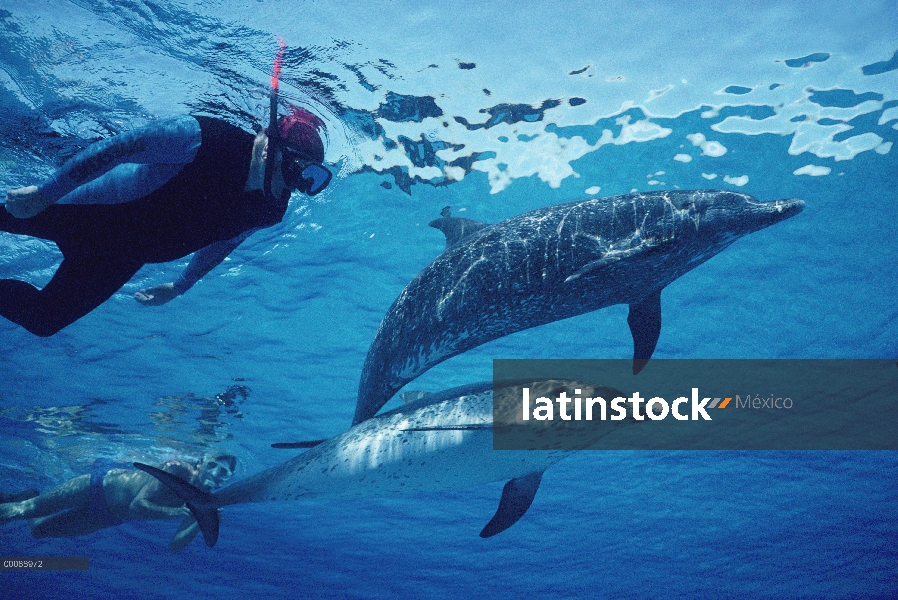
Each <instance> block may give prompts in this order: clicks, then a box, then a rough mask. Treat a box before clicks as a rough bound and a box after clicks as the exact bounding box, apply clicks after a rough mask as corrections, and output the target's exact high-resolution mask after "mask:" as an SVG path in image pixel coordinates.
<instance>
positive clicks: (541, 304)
mask: <svg viewBox="0 0 898 600" xmlns="http://www.w3.org/2000/svg"><path fill="white" fill-rule="evenodd" d="M803 207H804V202H802V201H801V200H797V199H788V200H776V201H773V202H761V201H759V200H757V199H755V198H753V197H751V196H748V195H746V194H739V193H735V192H728V191H720V190H696V191H682V190H677V191H658V192H648V193H638V194H627V195H623V196H614V197H609V198H601V199H592V200H586V201H583V202H571V203H567V204H559V205H556V206H549V207H546V208H540V209H537V210H534V211H531V212H528V213H524V214H521V215H518V216H516V217H513V218H511V219H508V220H506V221H502V222H501V223H496V224H494V225H485V224H483V223H478V222H476V221H472V220H470V219H457V218H454V217H451V216H450V214H449V211H448V209H444V210H443V217H442V218H440V219H437V220H436V221H433V222H432V223H431V224H430V225H431V226H432V227H436V228H438V229H440V230H442V231H443V233H445V235H446V249H445V251H444V252H443V253H442V254H441V255H440V256H438V257H437V258H436V259H434V261H433V262H431V263H430V264H429V265H428V266H427V267H425V268H424V269H423V270H422V271H421V272H420V273H419V274H418V275H417V276H416V277H415V278H414V279H413V280H412V281H411V282H410V283H409V284H408V285H407V286H406V287H405V289H404V290H403V291H402V293H400V294H399V297H398V298H397V299H396V301H395V302H394V303H393V305H392V306H391V307H390V309H389V310H388V311H387V314H386V315H385V316H384V318H383V321H382V322H381V325H380V328H379V329H378V332H377V335H376V336H375V338H374V341H373V342H372V344H371V347H370V349H369V350H368V355H367V357H366V359H365V365H364V367H363V369H362V376H361V380H360V382H359V392H358V401H357V404H356V411H355V417H354V420H353V423H360V422H362V421H364V420H365V419H368V418H370V417H372V416H373V415H375V414H376V413H377V411H378V410H380V408H381V407H382V406H383V405H384V404H386V403H387V401H388V400H389V399H390V398H391V397H392V396H393V395H394V394H395V393H396V392H397V391H398V390H399V389H401V388H402V387H403V386H404V385H405V384H406V383H408V382H410V381H412V380H413V379H415V378H416V377H418V376H419V375H421V374H422V373H424V372H425V371H427V370H428V369H430V368H431V367H433V366H434V365H437V364H438V363H440V362H442V361H444V360H446V359H448V358H451V357H453V356H455V355H457V354H460V353H462V352H465V351H467V350H470V349H471V348H474V347H476V346H479V345H481V344H483V343H485V342H489V341H491V340H495V339H497V338H500V337H503V336H506V335H508V334H511V333H515V332H517V331H522V330H524V329H529V328H531V327H536V326H538V325H544V324H546V323H550V322H553V321H558V320H561V319H566V318H568V317H573V316H576V315H580V314H583V313H587V312H590V311H594V310H598V309H601V308H605V307H607V306H611V305H614V304H629V306H630V314H629V317H628V318H627V323H628V324H629V326H630V331H631V333H632V335H633V347H634V350H633V358H634V365H633V370H634V373H636V372H639V370H640V369H641V368H642V367H643V366H644V365H645V363H646V362H647V361H648V359H649V358H651V356H652V353H653V352H654V350H655V345H656V343H657V341H658V336H659V334H660V332H661V290H662V289H663V288H664V287H665V286H666V285H668V284H669V283H671V282H672V281H674V280H675V279H677V278H678V277H679V276H681V275H683V274H684V273H686V272H688V271H690V270H692V269H693V268H695V267H696V266H698V265H700V264H701V263H703V262H705V261H706V260H708V259H709V258H711V257H712V256H714V255H715V254H717V253H718V252H720V251H721V250H723V249H724V248H726V247H727V246H729V245H730V244H732V243H733V242H735V241H736V240H737V239H739V238H740V237H742V236H744V235H746V234H749V233H752V232H754V231H758V230H759V229H763V228H765V227H768V226H770V225H773V224H774V223H778V222H779V221H782V220H784V219H787V218H789V217H791V216H793V215H795V214H797V213H799V212H801V210H802V208H803Z"/></svg>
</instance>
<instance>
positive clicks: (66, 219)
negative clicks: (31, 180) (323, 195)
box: [0, 101, 330, 336]
mask: <svg viewBox="0 0 898 600" xmlns="http://www.w3.org/2000/svg"><path fill="white" fill-rule="evenodd" d="M272 106H273V107H276V104H275V102H274V101H273V102H272ZM273 114H275V113H273ZM272 127H274V131H275V133H276V135H275V136H273V139H271V140H269V138H268V137H267V136H266V133H267V132H270V131H271V130H272ZM323 128H324V123H323V122H322V121H321V120H320V119H318V118H317V117H316V116H314V115H312V114H311V113H309V112H308V111H306V110H304V109H301V108H293V110H292V114H290V115H287V116H284V117H281V118H280V119H279V120H278V121H277V123H276V125H275V124H274V118H273V119H272V126H269V128H268V129H267V130H266V131H265V132H261V133H259V134H258V135H257V136H256V137H255V138H254V137H253V135H252V134H250V133H248V132H246V131H243V130H242V129H239V128H238V127H235V126H233V125H231V124H229V123H227V122H225V121H222V120H219V119H213V118H209V117H187V116H184V117H177V118H174V119H167V120H164V121H160V122H158V123H156V124H154V125H151V126H149V127H144V128H141V129H138V130H135V131H132V132H129V133H126V134H123V135H121V136H116V137H114V138H110V139H108V140H103V141H101V142H98V143H97V144H94V145H93V146H91V147H90V148H88V149H87V150H85V151H84V152H82V153H81V154H79V155H78V156H76V157H75V158H74V159H72V160H71V161H70V162H68V163H66V165H64V166H63V167H62V168H61V169H60V170H59V171H58V172H57V173H56V174H55V175H54V176H53V177H51V178H50V179H48V180H47V181H46V182H44V183H43V184H42V185H41V186H39V187H37V186H30V187H27V188H22V189H19V190H11V191H10V192H8V200H7V203H6V210H3V209H0V231H6V232H9V233H15V234H24V235H29V236H34V237H39V238H42V239H46V240H50V241H53V242H55V243H56V245H57V246H58V247H59V250H60V251H61V252H62V255H63V261H62V263H61V264H60V266H59V269H58V270H57V271H56V273H55V274H54V276H53V278H52V279H51V280H50V282H49V283H48V284H47V285H46V286H45V287H44V288H43V289H41V290H38V289H36V288H35V287H33V286H32V285H30V284H28V283H25V282H23V281H19V280H16V279H3V280H0V315H2V316H4V317H6V318H7V319H9V320H10V321H13V322H15V323H17V324H19V325H21V326H22V327H24V328H25V329H27V330H28V331H30V332H32V333H34V334H35V335H39V336H50V335H53V334H54V333H56V332H57V331H59V330H60V329H62V328H64V327H66V326H67V325H69V324H71V323H73V322H74V321H76V320H78V319H79V318H81V317H83V316H84V315H86V314H87V313H89V312H90V311H92V310H93V309H94V308H96V307H97V306H99V305H100V304H102V303H103V302H104V301H105V300H106V299H108V298H109V297H110V296H112V294H114V293H115V292H116V291H117V290H118V289H119V288H120V287H121V286H122V285H124V284H125V283H127V281H128V280H129V279H130V278H131V277H132V276H133V275H134V274H135V273H136V272H137V271H138V270H139V269H140V268H141V267H142V266H143V265H144V264H146V263H160V262H167V261H171V260H176V259H178V258H181V257H183V256H186V255H188V254H190V253H193V252H196V255H195V256H194V258H193V259H192V261H191V263H190V264H189V265H188V267H187V269H186V270H185V271H184V273H183V274H182V275H181V277H180V278H179V279H178V280H177V281H175V282H173V283H169V284H163V285H160V286H156V287H154V288H150V289H149V290H142V291H141V292H139V293H138V294H136V296H135V298H136V299H137V300H138V301H139V302H141V303H142V304H146V305H153V304H163V303H165V302H167V301H169V300H171V299H172V298H174V297H175V296H177V295H179V294H182V293H184V292H185V291H186V290H187V289H189V288H190V287H191V286H192V285H193V284H194V283H195V282H196V281H197V280H198V279H200V278H201V277H202V276H203V275H205V274H206V273H208V272H209V271H210V270H211V269H212V268H213V267H215V265H217V264H218V263H220V262H221V261H222V260H224V258H225V257H226V256H227V255H228V254H229V253H230V252H231V251H232V250H233V249H234V248H236V247H237V245H238V244H239V243H240V242H242V241H243V240H244V239H246V237H248V236H249V234H251V233H252V232H253V231H255V230H257V229H260V228H263V227H270V226H272V225H275V224H277V223H279V222H280V221H281V220H282V219H283V217H284V214H285V212H286V210H287V203H288V201H289V198H290V194H291V192H292V190H299V191H302V192H304V193H306V194H309V195H314V194H316V193H318V192H320V191H321V190H322V189H324V187H326V186H327V184H328V183H329V181H330V172H329V171H328V170H327V169H326V168H325V167H324V166H323V165H322V164H321V163H322V162H323V161H324V145H323V143H322V141H321V137H320V135H319V130H323ZM269 142H272V143H271V144H270V145H272V146H274V148H273V149H272V150H273V151H272V152H271V154H269ZM270 155H272V156H273V157H274V160H273V161H271V162H270V163H269V160H268V158H269V156H270ZM57 201H58V203H57Z"/></svg>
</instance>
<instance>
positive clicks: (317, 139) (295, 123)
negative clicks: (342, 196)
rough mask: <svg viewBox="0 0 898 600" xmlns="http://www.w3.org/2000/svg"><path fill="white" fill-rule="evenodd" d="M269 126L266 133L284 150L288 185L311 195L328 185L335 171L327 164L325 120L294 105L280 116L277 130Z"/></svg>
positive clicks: (285, 175) (282, 158) (285, 178)
mask: <svg viewBox="0 0 898 600" xmlns="http://www.w3.org/2000/svg"><path fill="white" fill-rule="evenodd" d="M268 129H270V127H269V128H267V129H266V130H265V133H266V134H268V137H269V140H272V141H273V142H274V144H275V146H276V147H277V150H279V151H280V153H281V154H280V155H281V175H282V176H283V178H284V184H285V185H286V186H287V187H288V188H291V189H295V190H299V191H300V192H303V193H305V194H308V195H309V196H314V195H315V194H317V193H319V192H321V191H322V190H323V189H324V188H326V187H327V184H328V183H330V180H331V172H330V171H329V170H328V169H327V168H326V167H325V166H324V165H323V163H324V143H323V142H322V140H321V132H324V131H326V129H325V125H324V121H322V120H321V119H319V118H318V117H317V116H315V115H314V114H312V113H311V112H309V111H307V110H306V109H304V108H301V107H298V106H291V107H290V114H289V115H284V116H283V117H280V118H279V119H278V122H277V131H276V132H270V131H268ZM272 133H274V135H272Z"/></svg>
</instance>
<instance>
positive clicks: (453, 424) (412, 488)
mask: <svg viewBox="0 0 898 600" xmlns="http://www.w3.org/2000/svg"><path fill="white" fill-rule="evenodd" d="M536 385H538V386H545V388H544V389H553V390H554V389H560V387H564V388H565V389H567V388H571V389H569V390H568V392H569V393H570V394H571V395H573V394H574V393H575V392H574V390H573V388H574V387H576V388H579V389H577V390H576V393H579V392H580V391H581V389H583V388H585V389H583V393H588V392H589V391H592V392H594V393H596V395H598V394H603V395H607V397H609V398H610V397H614V396H622V395H623V394H622V393H621V392H619V391H617V390H613V389H611V388H604V387H595V386H589V385H586V384H582V383H577V384H575V383H572V382H556V381H551V380H549V381H543V382H539V383H537V384H536ZM534 393H536V391H535V392H534ZM492 422H493V402H492V383H491V382H486V383H481V384H474V385H469V386H464V387H460V388H454V389H451V390H446V391H444V392H440V393H438V394H430V395H425V396H424V397H422V398H421V399H419V400H416V401H414V402H410V403H409V404H406V405H404V406H402V407H400V408H398V409H396V410H393V411H390V412H387V413H384V414H383V415H378V416H377V417H375V418H373V419H369V420H367V421H365V422H364V423H362V424H360V425H356V426H355V427H352V428H351V429H349V430H348V431H346V432H345V433H343V434H341V435H338V436H336V437H333V438H331V439H329V440H325V441H323V442H321V443H319V444H317V445H315V446H314V447H313V448H311V449H310V450H308V451H306V452H304V453H303V454H300V455H298V456H296V457H295V458H293V459H291V460H288V461H287V462H285V463H283V464H281V465H278V466H275V467H272V468H270V469H268V470H266V471H262V472H260V473H257V474H255V475H252V476H250V477H247V478H246V479H243V480H241V481H238V482H237V483H235V484H233V485H230V486H228V487H226V488H224V489H222V490H220V491H219V492H217V493H215V494H209V493H206V492H203V491H202V490H200V489H198V488H195V487H193V486H192V485H190V484H189V483H187V482H185V481H183V480H182V479H179V478H178V477H176V476H174V475H171V474H169V473H166V472H165V471H161V470H160V469H157V468H155V467H151V466H149V465H144V464H141V463H135V466H136V467H137V468H139V469H142V470H144V471H146V472H147V473H150V474H151V475H153V476H155V477H156V478H157V479H159V480H160V481H161V482H162V483H163V484H165V485H167V486H168V487H169V488H171V489H172V490H173V491H174V492H175V493H177V494H178V495H179V496H180V497H181V498H182V499H183V500H184V501H185V502H186V503H187V506H188V508H189V509H190V511H191V513H192V514H193V516H194V518H195V519H196V520H197V522H198V524H199V526H200V530H201V531H202V533H203V539H205V541H206V544H208V545H209V546H213V545H214V544H215V542H216V540H217V539H218V527H219V521H218V509H219V508H221V507H224V506H228V505H231V504H243V503H251V502H274V501H283V500H298V499H304V498H351V497H370V496H392V495H400V494H411V493H416V492H433V491H443V490H453V489H460V488H465V487H471V486H475V485H480V484H485V483H491V482H494V481H503V480H507V481H508V482H507V483H506V484H505V488H504V489H503V491H502V498H501V500H500V502H499V508H498V509H497V511H496V514H495V515H494V516H493V518H492V519H491V520H490V522H489V523H487V525H486V526H485V527H484V528H483V530H482V531H481V533H480V535H481V537H490V536H493V535H495V534H497V533H500V532H502V531H504V530H505V529H507V528H508V527H511V526H512V525H513V524H514V523H515V522H517V520H518V519H520V517H521V516H523V514H524V513H525V512H526V511H527V509H528V508H529V507H530V504H531V503H532V502H533V497H534V495H535V494H536V491H537V489H538V487H539V484H540V481H541V479H542V474H543V471H544V470H545V469H546V468H547V467H549V466H551V465H552V464H554V463H556V462H558V461H559V460H561V459H562V458H564V457H565V456H567V455H568V454H570V451H562V450H546V451H538V450H521V451H513V450H503V451H494V450H493V432H492ZM627 424H629V423H628V422H621V423H620V424H618V425H616V426H624V425H627ZM298 446H300V447H304V446H306V444H299V445H298Z"/></svg>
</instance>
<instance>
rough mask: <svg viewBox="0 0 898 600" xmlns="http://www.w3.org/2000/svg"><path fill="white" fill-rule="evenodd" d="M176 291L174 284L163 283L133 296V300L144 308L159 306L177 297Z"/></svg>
mask: <svg viewBox="0 0 898 600" xmlns="http://www.w3.org/2000/svg"><path fill="white" fill-rule="evenodd" d="M178 295H179V294H178V291H177V290H176V289H175V284H174V283H163V284H162V285H157V286H154V287H151V288H147V289H145V290H140V291H139V292H137V293H136V294H134V299H135V300H137V301H138V302H140V303H141V304H143V305H144V306H159V305H161V304H165V303H166V302H168V301H170V300H172V299H173V298H175V297H177V296H178Z"/></svg>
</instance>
